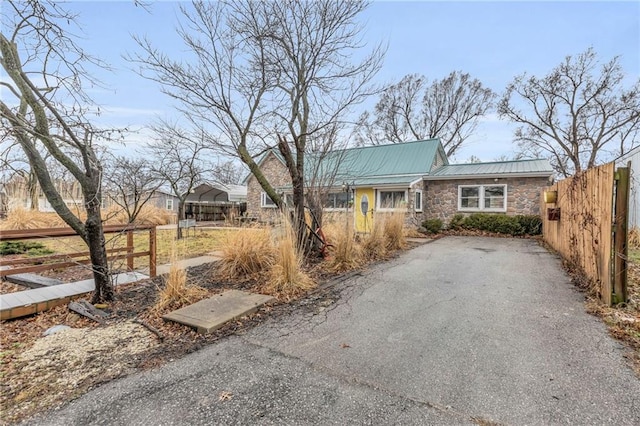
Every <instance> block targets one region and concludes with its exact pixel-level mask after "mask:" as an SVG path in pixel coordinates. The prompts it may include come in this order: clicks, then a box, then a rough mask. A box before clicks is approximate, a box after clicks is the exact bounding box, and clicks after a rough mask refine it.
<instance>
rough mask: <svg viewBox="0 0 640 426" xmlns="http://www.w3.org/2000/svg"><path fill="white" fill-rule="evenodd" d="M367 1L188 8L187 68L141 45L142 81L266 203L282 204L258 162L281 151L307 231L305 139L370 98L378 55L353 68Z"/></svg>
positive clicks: (232, 1)
mask: <svg viewBox="0 0 640 426" xmlns="http://www.w3.org/2000/svg"><path fill="white" fill-rule="evenodd" d="M366 6H367V4H366V3H365V2H363V1H347V0H343V1H334V0H319V1H313V2H298V1H295V0H285V1H279V2H259V1H250V0H249V1H243V0H229V1H222V2H216V3H213V2H211V3H209V2H194V3H193V6H192V7H191V8H187V7H182V13H183V16H184V18H185V23H184V24H183V25H182V26H180V28H179V30H178V33H179V35H180V36H181V38H182V39H183V41H184V43H185V45H186V46H187V48H188V50H189V51H190V53H192V58H191V59H192V60H193V61H192V62H187V61H186V60H184V61H178V60H174V59H172V58H170V57H168V56H167V55H165V54H163V53H162V52H160V51H159V50H157V49H156V48H154V47H153V46H152V45H151V43H149V42H148V41H146V40H142V39H139V40H138V41H139V44H140V45H141V47H142V48H143V50H144V54H139V55H137V56H135V58H134V59H135V60H137V62H138V63H139V64H141V73H142V74H143V75H145V76H147V77H149V78H151V79H154V80H156V81H158V82H160V83H161V84H162V90H163V91H164V92H165V93H167V94H169V95H170V96H171V97H173V98H175V99H177V100H178V101H180V104H181V106H180V109H181V110H182V111H183V112H184V113H186V115H187V116H188V117H189V118H190V119H191V120H192V121H193V124H194V125H196V126H198V127H200V128H201V130H202V131H203V132H205V133H206V134H207V135H208V136H207V138H206V139H207V140H208V141H210V142H211V143H213V144H214V147H215V148H216V149H218V150H221V151H222V152H224V153H226V154H230V155H234V156H236V157H238V158H240V160H242V162H243V163H245V164H246V165H247V167H248V168H249V170H250V172H251V173H252V174H253V175H254V176H255V177H256V179H257V181H258V182H259V183H260V185H261V186H262V188H263V189H264V191H265V192H266V193H267V195H268V196H269V197H270V198H271V199H272V200H273V201H274V202H275V203H276V205H278V206H279V207H284V201H283V199H282V197H281V196H280V194H278V192H277V191H276V189H275V188H274V187H273V186H272V185H271V183H270V182H269V181H268V179H267V178H266V177H265V176H264V174H263V173H262V171H261V170H260V168H259V166H258V165H257V163H256V160H255V158H256V157H257V156H259V155H260V154H261V153H263V152H265V151H266V150H267V149H269V148H273V147H277V149H278V150H279V151H280V153H281V154H282V155H283V157H284V159H285V162H286V165H287V168H288V170H289V174H290V177H291V180H292V184H293V202H294V206H295V210H296V213H297V217H298V220H299V222H298V229H299V230H300V231H301V230H303V229H304V226H303V221H304V191H305V185H304V180H305V172H304V164H305V162H304V158H305V154H306V153H307V152H308V145H307V144H308V140H309V139H310V138H312V137H313V135H315V134H318V133H322V132H323V131H324V130H325V129H326V128H327V127H329V126H332V125H334V123H335V122H340V121H343V120H344V117H345V116H346V115H347V112H348V111H349V110H350V108H351V107H352V106H353V105H355V104H357V103H359V102H361V101H362V100H363V99H364V98H365V97H366V96H368V95H369V94H370V93H372V92H373V90H372V88H371V87H370V86H369V81H370V80H371V78H372V76H373V75H374V74H375V73H376V72H377V70H378V69H379V68H380V65H381V61H382V56H383V52H382V49H380V48H379V47H378V48H375V49H374V50H373V52H372V53H371V54H369V55H367V56H365V57H364V59H362V60H361V61H359V62H356V63H354V62H352V60H353V56H354V54H355V53H356V52H357V51H359V50H360V48H361V47H362V43H361V40H360V37H361V27H360V24H359V23H358V22H357V17H358V15H359V14H360V13H361V12H362V11H363V10H364V9H365V8H366Z"/></svg>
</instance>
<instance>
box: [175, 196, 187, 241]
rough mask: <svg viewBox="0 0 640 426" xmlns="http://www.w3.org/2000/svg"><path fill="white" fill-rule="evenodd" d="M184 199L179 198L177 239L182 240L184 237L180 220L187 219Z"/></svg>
mask: <svg viewBox="0 0 640 426" xmlns="http://www.w3.org/2000/svg"><path fill="white" fill-rule="evenodd" d="M184 213H185V212H184V201H183V200H179V201H178V223H177V224H176V225H177V226H176V239H178V240H181V239H182V228H180V221H181V220H184V219H185V214H184Z"/></svg>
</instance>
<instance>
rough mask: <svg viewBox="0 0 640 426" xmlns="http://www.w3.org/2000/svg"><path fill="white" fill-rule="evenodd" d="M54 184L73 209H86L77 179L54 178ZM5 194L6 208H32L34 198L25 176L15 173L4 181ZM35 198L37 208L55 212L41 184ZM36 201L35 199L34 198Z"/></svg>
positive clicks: (37, 187) (36, 188)
mask: <svg viewBox="0 0 640 426" xmlns="http://www.w3.org/2000/svg"><path fill="white" fill-rule="evenodd" d="M53 184H54V186H55V189H56V191H58V193H59V194H60V196H61V197H62V199H63V201H64V203H65V204H66V205H67V207H69V208H70V209H71V210H72V211H74V212H75V211H78V210H82V209H84V201H83V198H82V188H81V187H80V184H78V183H77V182H76V181H75V180H71V179H54V180H53ZM2 187H3V188H2V192H3V194H4V196H3V206H4V207H3V208H2V209H6V210H12V209H14V208H16V207H22V208H25V209H30V208H31V204H32V200H31V195H30V193H29V187H28V185H27V180H26V178H25V177H24V176H22V175H19V174H17V173H16V174H14V175H13V176H12V177H11V178H10V179H8V181H6V182H3V183H2ZM34 189H35V191H36V192H35V193H34V194H35V196H36V197H35V198H36V199H37V206H36V208H37V210H39V211H41V212H53V211H54V209H53V207H52V206H51V203H49V200H47V198H46V197H45V195H44V192H42V190H41V189H40V185H38V184H36V186H35V188H34ZM33 202H34V203H35V200H33Z"/></svg>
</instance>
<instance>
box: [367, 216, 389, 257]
mask: <svg viewBox="0 0 640 426" xmlns="http://www.w3.org/2000/svg"><path fill="white" fill-rule="evenodd" d="M362 249H363V251H364V256H365V257H366V258H368V259H371V260H377V259H384V258H385V257H386V256H387V254H388V250H387V241H386V239H385V236H384V226H383V224H382V223H381V222H380V221H376V222H374V223H373V227H372V228H371V232H370V233H369V234H367V235H365V236H364V237H363V238H362Z"/></svg>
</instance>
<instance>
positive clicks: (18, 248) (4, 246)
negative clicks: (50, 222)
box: [0, 241, 53, 256]
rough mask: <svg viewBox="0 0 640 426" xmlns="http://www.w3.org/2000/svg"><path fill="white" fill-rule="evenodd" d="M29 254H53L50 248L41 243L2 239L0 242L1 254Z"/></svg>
mask: <svg viewBox="0 0 640 426" xmlns="http://www.w3.org/2000/svg"><path fill="white" fill-rule="evenodd" d="M25 253H27V254H29V255H30V256H39V255H43V254H51V253H53V251H52V250H49V249H48V248H46V247H45V246H44V245H42V244H41V243H37V242H32V241H2V242H0V255H3V256H6V255H10V254H25Z"/></svg>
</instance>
